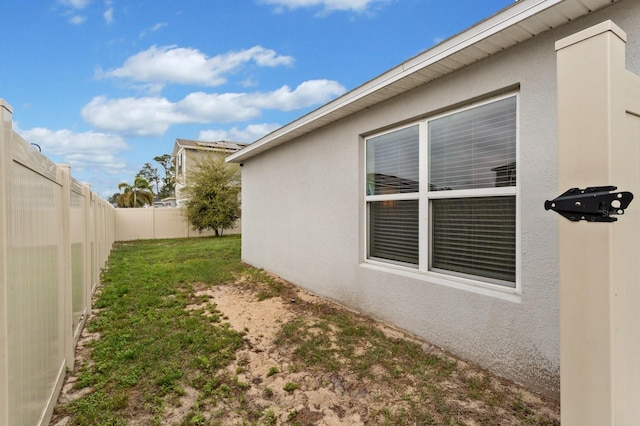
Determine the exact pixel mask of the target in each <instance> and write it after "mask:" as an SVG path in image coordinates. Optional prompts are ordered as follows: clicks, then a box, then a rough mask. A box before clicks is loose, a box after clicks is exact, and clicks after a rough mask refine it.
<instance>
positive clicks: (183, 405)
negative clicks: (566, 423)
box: [51, 236, 560, 426]
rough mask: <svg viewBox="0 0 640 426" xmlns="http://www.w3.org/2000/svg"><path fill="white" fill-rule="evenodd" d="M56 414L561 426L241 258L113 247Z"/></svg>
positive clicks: (83, 418) (463, 369)
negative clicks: (250, 265)
mask: <svg viewBox="0 0 640 426" xmlns="http://www.w3.org/2000/svg"><path fill="white" fill-rule="evenodd" d="M102 282H103V284H102V285H101V287H100V288H99V290H98V292H97V294H96V300H95V304H94V307H95V310H94V313H93V314H92V316H91V317H90V318H89V321H88V324H87V326H86V328H85V330H84V332H83V334H82V338H81V341H80V342H79V344H78V349H77V362H76V369H75V370H74V371H73V372H70V373H69V374H68V376H67V380H66V383H65V386H64V388H63V392H62V394H61V396H60V400H59V401H58V405H57V406H56V409H55V412H54V418H53V421H52V423H51V424H52V425H57V424H60V425H62V424H66V425H154V424H155V425H183V426H186V425H236V424H237V425H359V424H361V425H364V424H368V425H372V424H375V425H378V424H381V425H408V424H411V425H413V424H420V425H431V424H433V425H498V424H499V425H521V424H528V425H555V424H559V418H560V415H559V410H560V408H559V405H558V403H557V402H555V401H547V400H545V399H543V398H541V397H539V396H537V395H535V394H532V393H530V392H528V391H526V390H524V389H522V388H519V387H518V386H515V385H514V384H512V383H510V382H507V381H505V380H503V379H500V378H498V377H496V376H493V375H491V374H489V373H487V372H486V371H484V370H482V369H480V368H478V367H476V366H474V365H471V364H469V363H466V362H463V361H461V360H459V359H456V358H455V357H453V356H451V355H449V354H447V353H444V352H443V351H442V350H440V349H438V348H436V347H434V346H432V345H430V344H428V343H425V342H423V341H419V340H416V339H414V338H412V337H411V336H408V335H405V334H404V333H402V332H401V331H399V330H396V329H393V328H391V327H388V326H386V325H384V324H380V323H378V322H376V321H373V320H372V319H370V318H366V317H363V316H361V315H358V314H356V313H354V312H352V311H350V310H347V309H345V308H344V307H341V306H339V305H336V304H334V303H331V302H328V301H326V300H324V299H321V298H318V297H316V296H313V295H311V294H308V293H306V292H304V291H302V290H300V289H298V288H296V287H295V286H293V285H291V284H289V283H287V282H284V281H282V280H280V279H278V278H276V277H272V276H270V275H268V274H266V273H264V272H262V271H260V270H256V269H254V268H251V267H248V266H246V265H243V264H242V263H241V262H240V239H239V237H236V236H230V237H224V238H197V239H189V240H157V241H141V242H135V243H121V244H117V245H116V247H115V250H114V251H113V253H112V255H111V257H110V259H109V263H108V268H107V270H106V271H105V272H104V274H103V277H102Z"/></svg>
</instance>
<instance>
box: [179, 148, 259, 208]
mask: <svg viewBox="0 0 640 426" xmlns="http://www.w3.org/2000/svg"><path fill="white" fill-rule="evenodd" d="M246 146H247V144H245V143H240V142H231V141H216V142H203V141H194V140H188V139H176V142H175V144H174V145H173V154H172V157H173V162H174V165H175V168H176V205H177V206H178V207H180V206H182V204H183V202H184V197H185V195H184V187H185V185H186V182H187V179H188V177H189V173H190V172H192V171H193V170H194V169H195V167H197V165H198V163H199V162H200V161H203V160H205V159H206V158H207V157H208V156H212V155H217V156H223V157H226V156H228V155H229V154H233V153H234V152H236V151H238V150H240V149H242V148H244V147H246Z"/></svg>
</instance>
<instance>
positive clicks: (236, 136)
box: [198, 123, 280, 143]
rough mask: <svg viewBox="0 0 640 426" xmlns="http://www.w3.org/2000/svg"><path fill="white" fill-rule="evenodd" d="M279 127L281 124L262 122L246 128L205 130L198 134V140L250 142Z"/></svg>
mask: <svg viewBox="0 0 640 426" xmlns="http://www.w3.org/2000/svg"><path fill="white" fill-rule="evenodd" d="M278 128H280V125H279V124H275V123H261V124H250V125H248V126H247V127H245V128H244V129H239V128H237V127H233V128H231V129H230V130H203V131H201V132H200V133H199V134H198V140H201V141H209V142H214V141H220V140H231V141H234V142H247V143H250V142H254V141H256V140H258V139H260V138H261V137H263V136H264V135H267V134H269V133H271V132H273V131H274V130H276V129H278Z"/></svg>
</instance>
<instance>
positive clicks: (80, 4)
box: [59, 0, 91, 9]
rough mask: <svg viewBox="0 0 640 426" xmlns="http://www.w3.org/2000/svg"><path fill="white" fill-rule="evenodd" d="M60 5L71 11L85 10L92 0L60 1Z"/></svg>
mask: <svg viewBox="0 0 640 426" xmlns="http://www.w3.org/2000/svg"><path fill="white" fill-rule="evenodd" d="M59 3H60V4H61V5H63V6H66V7H68V8H71V9H84V8H85V7H87V6H88V5H89V3H91V0H60V1H59Z"/></svg>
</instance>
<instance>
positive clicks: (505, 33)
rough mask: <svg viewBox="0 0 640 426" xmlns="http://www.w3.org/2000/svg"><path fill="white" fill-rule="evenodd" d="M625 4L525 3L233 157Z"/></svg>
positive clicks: (591, 0) (596, 0)
mask: <svg viewBox="0 0 640 426" xmlns="http://www.w3.org/2000/svg"><path fill="white" fill-rule="evenodd" d="M617 1H620V0H520V1H516V2H515V3H514V4H512V5H511V6H508V7H506V8H505V9H503V10H501V11H500V12H498V13H496V14H495V15H493V16H491V17H489V18H487V19H484V20H482V21H480V22H478V23H477V24H475V25H473V26H472V27H470V28H469V29H467V30H465V31H463V32H461V33H459V34H457V35H455V36H453V37H450V38H448V39H446V40H444V41H443V42H441V43H440V44H438V45H436V46H434V47H432V48H430V49H429V50H426V51H424V52H423V53H421V54H419V55H417V56H415V57H413V58H411V59H409V60H407V61H405V62H403V63H401V64H400V65H398V66H396V67H395V68H392V69H390V70H389V71H387V72H385V73H384V74H381V75H380V76H378V77H376V78H374V79H372V80H370V81H368V82H366V83H364V84H363V85H361V86H359V87H357V88H355V89H353V90H351V91H350V92H348V93H346V94H344V95H342V96H340V97H339V98H337V99H334V100H333V101H331V102H329V103H327V104H325V105H323V106H321V107H320V108H318V109H316V110H314V111H312V112H310V113H309V114H306V115H304V116H302V117H300V118H298V119H297V120H295V121H292V122H291V123H289V124H287V125H285V126H283V127H281V128H279V129H277V130H275V131H273V132H271V133H269V134H268V135H266V136H264V137H262V138H261V139H258V140H257V141H255V142H254V143H252V144H250V145H248V146H247V147H246V148H244V149H242V150H240V151H238V152H236V153H234V154H232V155H230V156H229V157H227V161H229V162H238V163H239V162H242V161H244V160H247V159H249V158H251V157H253V156H255V155H257V154H260V153H261V152H264V151H267V150H269V149H272V148H274V147H276V146H278V145H280V144H283V143H285V142H288V141H290V140H292V139H295V138H297V137H300V136H302V135H304V134H306V133H309V132H312V131H314V130H316V129H318V128H320V127H323V126H326V125H327V124H330V123H333V122H335V121H337V120H340V119H342V118H344V117H346V116H349V115H351V114H354V113H356V112H359V111H362V110H364V109H366V108H368V107H371V106H372V105H375V104H377V103H380V102H383V101H386V100H387V99H390V98H392V97H394V96H397V95H400V94H402V93H405V92H407V91H409V90H411V89H413V88H415V87H417V86H420V85H423V84H425V83H428V82H430V81H432V80H435V79H437V78H439V77H442V76H444V75H446V74H449V73H451V72H454V71H456V70H458V69H461V68H463V67H466V66H468V65H470V64H473V63H474V62H477V61H480V60H482V59H484V58H487V57H489V56H492V55H494V54H496V53H500V52H501V51H503V50H505V49H507V48H509V47H512V46H515V45H516V44H518V43H522V42H524V41H526V40H528V39H530V38H532V37H535V36H536V35H538V34H540V33H543V32H545V31H548V30H550V29H553V28H556V27H559V26H562V25H564V24H566V23H568V22H570V21H573V20H575V19H577V18H579V17H581V16H584V15H587V14H589V13H591V12H593V11H595V10H597V9H601V8H603V7H605V6H607V5H609V4H611V3H615V2H617Z"/></svg>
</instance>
